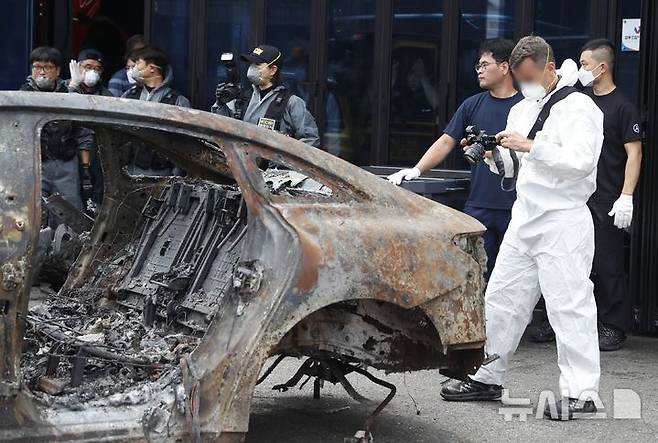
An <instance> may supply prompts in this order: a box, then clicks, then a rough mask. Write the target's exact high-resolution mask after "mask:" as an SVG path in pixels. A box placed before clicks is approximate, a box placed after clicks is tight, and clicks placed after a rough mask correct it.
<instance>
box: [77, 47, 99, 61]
mask: <svg viewBox="0 0 658 443" xmlns="http://www.w3.org/2000/svg"><path fill="white" fill-rule="evenodd" d="M83 60H96V61H97V62H99V63H103V55H102V54H101V53H100V52H99V51H97V50H96V49H92V48H87V49H83V50H82V51H80V54H78V61H79V62H81V61H83Z"/></svg>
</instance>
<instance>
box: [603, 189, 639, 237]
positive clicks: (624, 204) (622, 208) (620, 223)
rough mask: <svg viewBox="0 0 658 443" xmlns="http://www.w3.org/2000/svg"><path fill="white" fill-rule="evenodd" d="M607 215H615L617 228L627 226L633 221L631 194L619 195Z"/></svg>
mask: <svg viewBox="0 0 658 443" xmlns="http://www.w3.org/2000/svg"><path fill="white" fill-rule="evenodd" d="M608 215H609V216H610V217H613V216H614V217H615V221H614V223H615V226H616V227H618V228H619V229H626V228H628V227H629V226H630V225H631V221H633V196H632V195H628V194H622V195H621V196H619V198H618V199H617V201H616V202H615V204H614V205H612V211H610V212H609V213H608Z"/></svg>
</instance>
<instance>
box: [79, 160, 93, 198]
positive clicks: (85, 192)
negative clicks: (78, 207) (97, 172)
mask: <svg viewBox="0 0 658 443" xmlns="http://www.w3.org/2000/svg"><path fill="white" fill-rule="evenodd" d="M81 177H82V198H83V200H84V201H85V203H86V202H87V200H89V199H90V198H91V196H92V195H93V190H94V185H93V184H92V182H91V171H90V170H89V165H83V166H82V174H81Z"/></svg>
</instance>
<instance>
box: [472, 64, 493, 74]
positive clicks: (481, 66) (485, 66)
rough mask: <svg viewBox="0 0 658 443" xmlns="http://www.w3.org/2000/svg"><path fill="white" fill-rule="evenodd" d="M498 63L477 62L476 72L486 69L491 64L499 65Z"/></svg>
mask: <svg viewBox="0 0 658 443" xmlns="http://www.w3.org/2000/svg"><path fill="white" fill-rule="evenodd" d="M497 64H498V63H489V62H482V63H476V64H475V66H473V67H474V68H475V72H479V71H480V70H483V71H484V70H486V69H487V68H488V67H489V66H491V65H497Z"/></svg>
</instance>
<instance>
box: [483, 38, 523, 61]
mask: <svg viewBox="0 0 658 443" xmlns="http://www.w3.org/2000/svg"><path fill="white" fill-rule="evenodd" d="M512 49H514V42H513V41H512V40H508V39H506V38H491V39H489V40H484V41H483V42H482V44H480V52H479V53H478V54H479V56H480V57H482V56H483V55H484V54H491V56H492V57H493V58H494V60H496V63H503V62H509V57H510V55H511V54H512Z"/></svg>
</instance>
